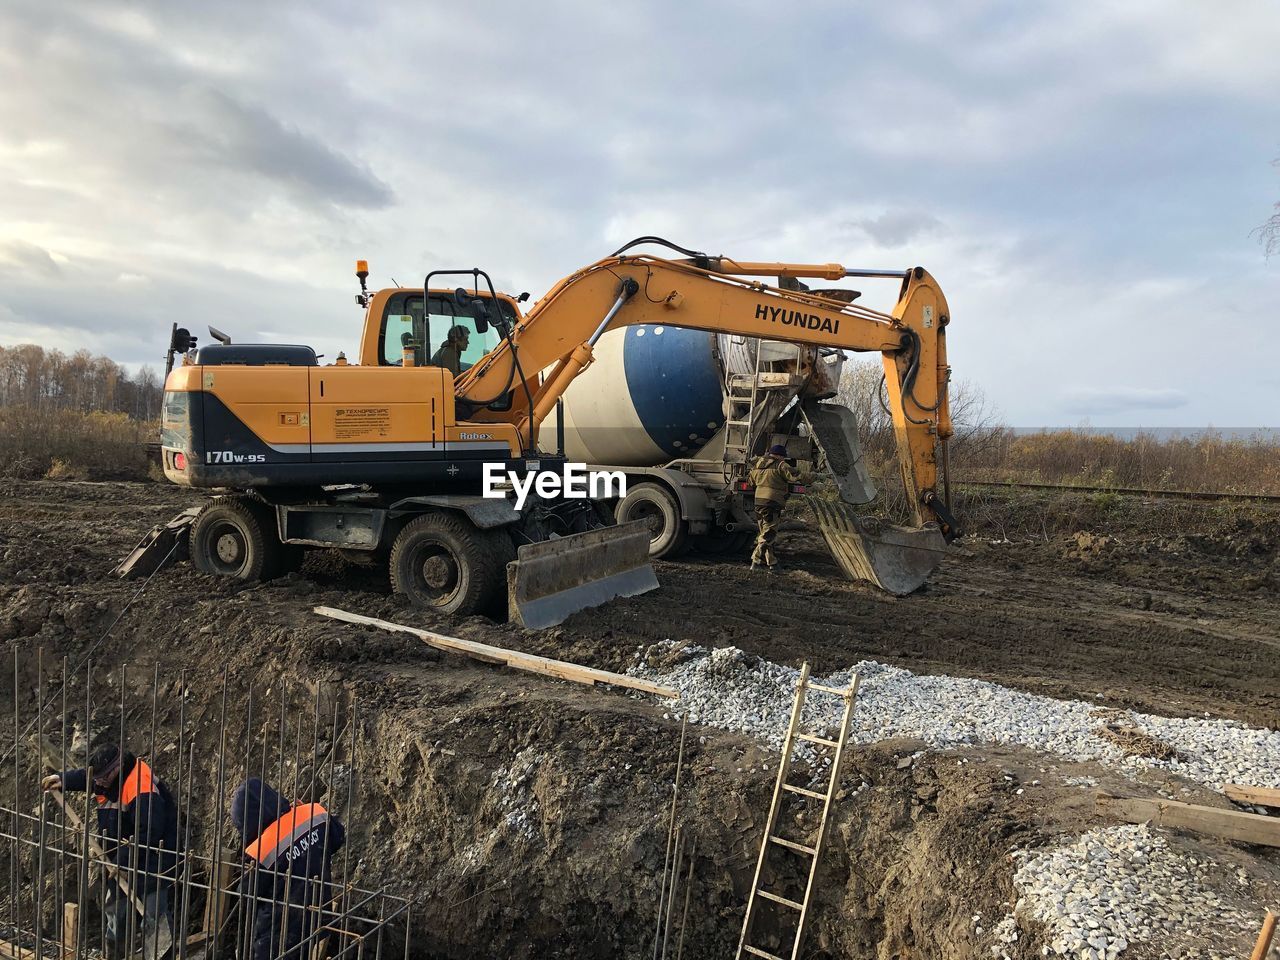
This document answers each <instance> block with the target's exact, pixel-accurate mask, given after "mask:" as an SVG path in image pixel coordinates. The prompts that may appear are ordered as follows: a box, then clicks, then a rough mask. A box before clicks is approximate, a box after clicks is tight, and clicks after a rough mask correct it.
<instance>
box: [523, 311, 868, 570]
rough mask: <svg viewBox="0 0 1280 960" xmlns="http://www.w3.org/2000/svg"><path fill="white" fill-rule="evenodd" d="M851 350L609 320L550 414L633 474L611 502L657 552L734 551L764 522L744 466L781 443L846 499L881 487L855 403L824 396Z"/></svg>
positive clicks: (594, 453) (602, 465)
mask: <svg viewBox="0 0 1280 960" xmlns="http://www.w3.org/2000/svg"><path fill="white" fill-rule="evenodd" d="M827 293H828V295H832V294H834V293H835V291H828V292H827ZM851 293H852V291H841V292H840V295H841V296H848V295H849V294H851ZM845 356H846V355H845V353H844V352H843V351H840V350H834V349H822V348H819V347H815V346H813V345H807V344H799V343H791V342H786V341H779V340H759V339H756V338H751V337H743V336H734V335H729V334H723V333H708V332H705V331H701V330H689V329H684V328H681V327H674V326H669V325H666V324H642V325H639V326H635V327H628V328H626V329H623V330H611V331H609V332H608V333H606V334H605V335H604V336H603V337H601V338H600V342H599V343H598V344H597V345H596V348H595V352H594V360H593V362H592V364H591V366H590V367H588V368H587V369H586V370H584V371H583V372H582V373H581V374H580V375H579V376H578V378H577V379H576V380H575V381H574V382H573V384H572V385H571V386H570V387H569V389H568V390H566V391H565V395H564V399H563V404H562V405H561V407H560V408H559V409H558V410H557V411H555V412H553V413H552V415H551V416H550V417H549V418H548V424H549V425H550V427H551V428H554V429H563V433H564V448H565V455H566V456H567V457H568V458H569V459H570V460H577V461H583V462H586V463H587V464H588V465H589V466H590V467H591V468H592V469H597V470H611V471H621V472H622V473H623V474H624V475H625V476H626V478H627V481H628V482H627V492H626V495H625V496H624V497H620V498H618V499H617V500H616V501H615V502H614V504H613V506H614V510H615V513H616V516H617V520H618V522H619V523H626V522H629V521H634V520H643V521H645V522H646V524H648V526H649V527H650V530H651V538H650V544H649V553H650V556H652V557H654V558H666V559H670V558H672V557H678V556H680V555H681V554H682V553H683V552H685V551H686V550H687V549H689V548H690V547H693V548H695V549H697V550H699V551H701V552H704V553H716V554H719V553H727V552H733V551H738V550H742V549H744V548H746V547H747V545H748V544H749V543H750V542H751V539H752V537H753V535H754V529H755V523H754V521H753V520H752V518H751V492H750V489H749V487H748V485H746V484H745V483H744V481H745V480H746V475H747V470H746V466H747V464H748V463H749V462H750V460H751V459H753V458H754V457H756V456H758V455H760V454H761V453H762V452H763V451H764V450H765V449H767V448H768V447H770V446H772V445H774V444H779V443H780V444H783V445H784V446H786V447H787V452H788V454H790V456H791V457H793V458H795V459H797V460H803V461H808V462H811V463H814V464H815V465H816V467H817V468H818V471H819V473H820V474H821V473H827V474H829V475H831V476H833V477H834V478H835V479H836V481H837V483H838V485H839V488H840V490H841V494H842V499H843V500H844V501H845V502H847V503H850V504H861V503H867V502H870V501H871V500H872V499H873V498H874V497H875V494H876V491H875V486H874V483H873V482H872V480H871V477H870V475H869V473H868V472H867V470H866V466H865V463H864V461H863V458H862V454H861V451H860V448H859V443H858V434H857V425H856V422H855V420H854V417H853V414H852V413H851V412H850V411H849V410H848V409H846V408H845V407H843V406H838V405H836V404H832V403H823V402H822V401H824V400H827V399H829V398H830V397H833V396H835V394H836V390H837V388H838V386H839V383H840V373H841V370H842V369H843V367H844V361H845ZM561 416H563V426H562V425H561V422H560V420H561Z"/></svg>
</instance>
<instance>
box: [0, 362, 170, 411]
mask: <svg viewBox="0 0 1280 960" xmlns="http://www.w3.org/2000/svg"><path fill="white" fill-rule="evenodd" d="M163 392H164V385H163V384H162V383H161V382H160V376H159V374H158V373H157V372H156V371H155V370H153V369H152V368H151V367H142V368H141V369H140V370H139V371H138V372H137V373H135V374H133V375H130V374H129V372H128V371H127V370H125V369H124V368H123V367H121V366H120V364H118V363H116V362H115V361H114V360H110V359H108V358H107V357H95V356H93V355H92V354H91V353H89V351H88V350H77V351H76V352H75V353H73V354H70V355H68V354H65V353H63V352H62V351H61V350H46V349H45V348H44V347H41V346H39V345H37V344H34V343H22V344H19V345H18V346H16V347H0V406H5V407H25V408H27V409H30V410H74V411H78V412H80V413H92V412H94V411H101V412H104V413H122V414H124V415H126V416H128V417H131V418H132V419H134V420H154V419H156V418H158V417H159V416H160V400H161V395H162V394H163Z"/></svg>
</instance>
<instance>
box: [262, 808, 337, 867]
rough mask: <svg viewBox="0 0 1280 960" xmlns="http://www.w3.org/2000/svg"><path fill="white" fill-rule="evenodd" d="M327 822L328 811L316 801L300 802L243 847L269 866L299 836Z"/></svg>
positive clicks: (303, 835)
mask: <svg viewBox="0 0 1280 960" xmlns="http://www.w3.org/2000/svg"><path fill="white" fill-rule="evenodd" d="M328 822H329V812H328V811H327V810H325V808H324V807H322V806H320V804H318V803H302V804H299V805H298V806H296V807H294V808H293V809H292V810H290V811H289V812H288V813H286V814H285V815H284V816H283V817H281V818H280V819H279V820H277V821H276V822H275V823H273V824H270V825H269V826H268V827H267V828H266V829H265V830H263V831H262V833H261V835H260V836H259V837H258V839H257V840H255V841H253V843H251V844H249V845H248V846H247V847H245V848H244V852H245V853H246V854H248V856H250V857H252V858H253V859H254V860H257V861H258V863H260V864H262V865H263V866H264V867H271V866H274V865H275V862H276V861H277V860H278V859H279V858H280V857H281V856H282V855H283V854H284V853H285V851H287V850H288V849H289V848H290V847H292V846H293V844H294V842H295V841H296V840H298V839H299V838H300V837H305V836H306V835H307V834H308V833H310V832H311V831H312V830H314V829H316V828H317V827H320V826H323V825H324V824H325V823H328Z"/></svg>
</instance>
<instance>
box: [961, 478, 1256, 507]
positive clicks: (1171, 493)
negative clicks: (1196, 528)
mask: <svg viewBox="0 0 1280 960" xmlns="http://www.w3.org/2000/svg"><path fill="white" fill-rule="evenodd" d="M954 482H955V483H956V485H957V486H962V487H997V488H1004V489H1010V490H1044V491H1048V492H1061V493H1118V494H1123V495H1124V496H1129V497H1159V498H1162V499H1166V500H1243V501H1247V502H1250V503H1280V495H1277V494H1273V493H1222V492H1219V491H1214V490H1145V489H1142V488H1140V487H1082V486H1078V485H1074V484H1068V483H1015V482H1013V481H1009V480H957V481H954Z"/></svg>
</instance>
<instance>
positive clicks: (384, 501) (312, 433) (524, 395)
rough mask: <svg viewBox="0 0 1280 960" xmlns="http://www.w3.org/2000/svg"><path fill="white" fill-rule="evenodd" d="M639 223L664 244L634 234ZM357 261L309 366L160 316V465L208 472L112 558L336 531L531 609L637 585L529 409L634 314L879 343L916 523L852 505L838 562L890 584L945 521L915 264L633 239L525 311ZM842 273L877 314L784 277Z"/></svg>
mask: <svg viewBox="0 0 1280 960" xmlns="http://www.w3.org/2000/svg"><path fill="white" fill-rule="evenodd" d="M655 243H656V244H662V245H665V246H666V247H667V248H668V249H669V250H671V251H673V252H674V253H676V254H679V256H673V257H659V256H654V255H652V254H649V253H641V252H634V251H635V248H636V247H638V246H641V245H644V244H655ZM357 276H358V278H359V280H360V289H361V292H360V293H359V294H358V295H357V298H356V299H357V302H358V303H359V304H360V305H361V306H362V307H363V308H364V310H365V320H364V332H363V335H362V338H361V341H360V350H359V362H358V363H350V362H348V361H347V360H346V358H345V357H344V356H342V355H339V356H338V358H337V360H336V362H335V363H332V364H326V365H320V363H319V361H318V359H317V357H316V354H315V352H314V351H313V350H312V349H311V348H310V347H306V346H299V345H287V344H241V343H233V342H232V341H231V338H230V337H228V336H226V335H225V334H222V333H220V332H219V331H216V330H214V329H213V328H210V330H211V333H213V335H214V338H215V340H217V341H218V342H215V343H212V344H206V345H203V346H200V347H198V348H197V346H196V342H195V338H193V337H192V336H191V335H190V333H189V332H188V331H186V330H183V329H178V328H176V325H175V329H174V330H173V332H172V337H171V342H170V347H169V364H168V367H169V369H168V372H167V375H166V379H165V395H164V411H163V418H162V432H161V448H162V456H163V466H164V472H165V475H166V477H167V478H168V479H169V480H171V481H172V482H174V483H178V484H183V485H187V486H193V487H208V488H227V489H228V490H229V492H227V493H225V494H223V495H221V496H217V497H215V498H213V499H211V500H209V501H208V502H207V503H206V504H205V505H204V506H203V507H201V508H193V510H191V511H187V512H186V514H184V515H183V516H180V517H179V518H178V519H177V520H175V521H173V522H171V523H169V524H167V525H165V526H163V527H158V528H157V529H156V530H155V531H153V532H152V534H150V535H149V536H148V538H147V539H145V540H144V541H143V543H142V544H140V545H139V547H138V548H137V549H136V550H135V551H134V552H133V553H132V554H131V555H130V557H129V558H127V559H126V561H125V562H124V563H123V564H122V565H121V567H120V568H119V571H120V572H121V574H122V575H130V574H137V573H139V572H146V571H149V570H152V569H155V568H156V567H157V566H158V565H159V564H160V563H161V562H167V561H171V560H172V559H174V558H180V557H183V556H189V558H190V560H191V561H192V563H193V564H194V565H195V566H196V567H197V569H199V570H201V571H203V572H206V573H212V574H221V575H225V576H232V577H237V578H241V579H260V578H269V577H272V576H275V575H277V574H279V573H280V572H282V571H284V570H287V569H289V568H291V567H294V566H296V565H297V564H298V562H299V561H300V558H301V555H302V552H303V551H304V550H306V549H308V548H314V547H325V548H337V549H340V550H342V551H344V553H346V554H347V555H348V556H352V557H364V558H366V559H368V560H370V561H373V562H383V563H386V564H387V565H388V566H389V569H390V577H391V583H392V586H393V587H394V589H396V590H397V591H400V592H403V593H405V594H407V595H408V596H409V597H410V598H411V599H412V600H413V601H414V602H415V603H417V604H419V605H422V606H426V607H431V608H435V609H437V610H440V611H443V612H446V613H452V614H470V613H475V612H484V611H494V610H496V609H497V608H499V607H501V606H502V605H503V600H504V596H505V600H506V604H505V605H506V607H507V610H508V612H509V614H510V615H511V616H512V617H513V618H514V619H516V620H518V621H519V622H521V623H523V624H525V625H526V626H529V627H542V626H547V625H550V624H553V623H558V622H560V621H561V620H563V619H564V618H565V617H566V616H568V615H569V614H570V613H572V612H574V611H575V610H578V609H582V608H583V607H585V606H591V605H595V604H598V603H602V602H606V601H608V600H610V599H613V598H615V597H619V596H626V595H633V594H636V593H641V592H645V591H647V590H651V589H654V588H656V587H657V580H656V577H655V575H654V572H653V569H652V566H651V565H650V563H649V558H648V531H647V529H645V528H644V524H643V523H642V522H639V521H638V522H635V523H630V524H623V525H614V523H613V520H612V514H611V511H609V510H608V509H607V506H606V505H605V504H603V503H602V502H601V500H600V499H599V496H597V497H596V498H593V497H592V496H591V495H590V492H585V491H584V492H581V493H578V492H576V491H574V490H572V489H568V488H567V487H566V484H565V483H564V481H565V479H566V476H567V475H566V474H565V472H564V467H565V465H564V458H563V437H562V436H561V437H558V438H557V437H555V436H552V437H545V436H543V431H541V430H540V428H541V427H542V425H543V423H544V422H545V421H547V420H548V417H550V415H551V414H552V413H553V411H555V410H556V407H557V403H558V401H559V400H560V398H561V396H562V395H563V393H564V391H565V389H566V388H567V387H568V386H569V384H570V383H572V382H573V380H574V378H575V377H577V376H578V375H579V373H581V372H582V371H583V370H584V369H585V368H586V367H587V366H588V365H589V364H590V363H591V361H592V349H593V347H594V345H595V344H596V342H597V341H598V340H599V338H600V337H601V336H602V335H603V334H604V333H605V332H606V331H608V330H611V329H615V328H618V327H624V326H634V325H641V324H649V325H668V326H676V327H688V328H694V329H699V330H707V331H714V332H719V333H728V334H736V335H741V336H744V337H756V338H762V339H766V340H774V341H777V340H784V341H791V342H795V343H799V344H806V345H815V346H818V347H823V348H835V349H839V350H847V351H873V352H878V353H880V354H881V355H882V357H883V362H884V370H885V385H886V390H887V397H888V400H887V402H888V406H889V409H890V411H891V413H892V415H893V421H894V427H895V432H896V437H897V450H898V458H899V461H900V465H901V475H902V481H903V484H904V485H905V488H906V492H907V499H908V502H909V503H910V505H911V511H912V518H913V523H912V525H911V526H910V527H896V526H890V525H884V524H880V525H875V526H872V525H870V524H861V523H860V522H859V521H857V520H856V518H854V519H853V520H851V522H849V523H848V524H846V525H845V529H843V530H842V531H841V532H840V533H839V538H840V544H839V548H840V551H841V552H842V553H843V554H844V558H843V559H842V565H844V566H845V568H846V570H848V571H849V572H850V573H851V575H855V576H864V577H866V578H867V579H871V580H873V581H875V582H877V583H880V584H881V585H882V586H886V587H888V588H889V589H892V590H894V592H906V591H907V590H909V589H914V587H916V586H919V584H920V583H921V582H923V580H924V578H925V577H926V576H927V575H928V573H929V572H930V571H932V570H933V569H934V567H936V566H937V564H938V563H939V562H940V560H941V557H942V555H943V553H944V552H945V546H946V543H947V542H948V541H949V540H950V539H951V538H952V537H954V536H955V535H956V534H957V532H958V531H957V529H956V523H955V521H954V519H953V518H952V516H951V514H950V512H949V509H948V507H947V504H946V498H945V496H944V492H943V490H940V489H939V482H940V474H941V473H945V469H943V468H944V467H945V463H946V455H945V451H946V441H947V438H948V437H949V436H950V435H951V422H950V417H949V414H948V409H947V383H948V379H949V373H950V371H949V368H948V366H947V356H946V328H947V325H948V323H949V321H950V315H949V311H948V309H947V302H946V299H945V298H944V296H943V294H942V291H941V289H940V288H939V286H938V284H937V283H936V282H935V281H934V279H933V278H932V277H931V276H930V275H929V274H928V273H927V272H926V271H925V270H923V269H922V268H920V267H914V268H911V269H906V270H874V271H873V270H853V269H847V268H845V267H843V266H841V265H839V264H835V263H813V264H804V263H773V262H755V261H739V260H735V259H733V258H731V257H727V256H709V255H706V254H703V253H699V252H697V251H692V250H686V249H684V248H680V247H676V246H674V245H673V244H670V243H667V241H664V240H661V239H659V238H653V237H646V238H641V239H639V240H637V241H633V242H632V243H630V244H627V245H626V246H624V247H623V248H621V249H619V250H618V251H616V252H615V253H614V254H612V255H611V256H608V257H606V258H604V259H602V260H600V261H598V262H596V263H593V264H591V265H590V266H587V267H584V268H583V269H581V270H578V271H577V272H575V273H573V274H571V275H569V276H567V277H565V278H564V279H563V280H561V281H560V282H558V283H557V284H556V285H555V286H554V287H552V289H551V290H550V291H549V292H548V293H547V294H546V295H544V296H543V297H542V298H541V299H540V300H539V301H537V302H536V303H535V304H534V305H533V306H532V307H531V308H529V309H528V311H527V312H525V311H523V310H522V305H523V303H524V302H525V300H526V299H527V294H522V295H520V296H519V297H514V296H511V295H509V294H505V293H500V292H498V291H496V290H495V289H494V287H493V284H492V282H491V281H490V279H489V275H488V274H487V273H486V272H485V271H483V270H480V269H478V268H472V269H466V270H434V271H432V272H431V273H429V274H427V276H426V277H425V279H424V281H423V284H422V286H421V287H416V288H411V287H394V288H388V289H381V290H377V291H376V292H371V291H369V290H368V288H367V277H368V268H367V265H366V264H365V263H364V262H360V263H359V264H358V265H357ZM849 277H858V278H870V279H886V280H890V281H893V282H896V283H897V284H899V291H898V298H897V303H896V305H895V306H894V308H893V310H892V312H890V313H882V312H879V311H876V310H873V309H869V308H867V307H864V306H861V305H859V304H857V303H855V302H854V300H855V299H856V296H857V294H856V293H854V292H853V291H846V290H839V289H832V290H810V289H808V288H807V287H806V286H805V284H804V283H802V282H801V281H802V280H804V279H818V280H824V281H837V280H842V279H845V278H849ZM460 281H461V285H459V282H460ZM435 344H440V349H437V350H434V351H433V350H432V346H433V345H435ZM175 358H179V360H178V362H177V364H176V365H175V363H174V360H175ZM560 422H563V421H560ZM548 432H555V431H548ZM548 474H551V475H553V477H552V479H550V480H547V482H544V480H545V479H546V475H548ZM495 478H505V481H504V483H505V486H504V484H500V483H495V482H493V481H494V480H495ZM570 479H571V478H570ZM568 486H569V487H571V486H572V485H571V484H569V485H568ZM517 494H518V495H517ZM826 533H827V531H826V530H824V535H826ZM828 542H829V543H833V542H832V539H831V537H828ZM835 546H836V545H835V544H834V543H833V550H834V549H835ZM837 558H838V559H841V557H840V556H839V555H838V557H837ZM504 587H505V588H506V589H505V591H504Z"/></svg>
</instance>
